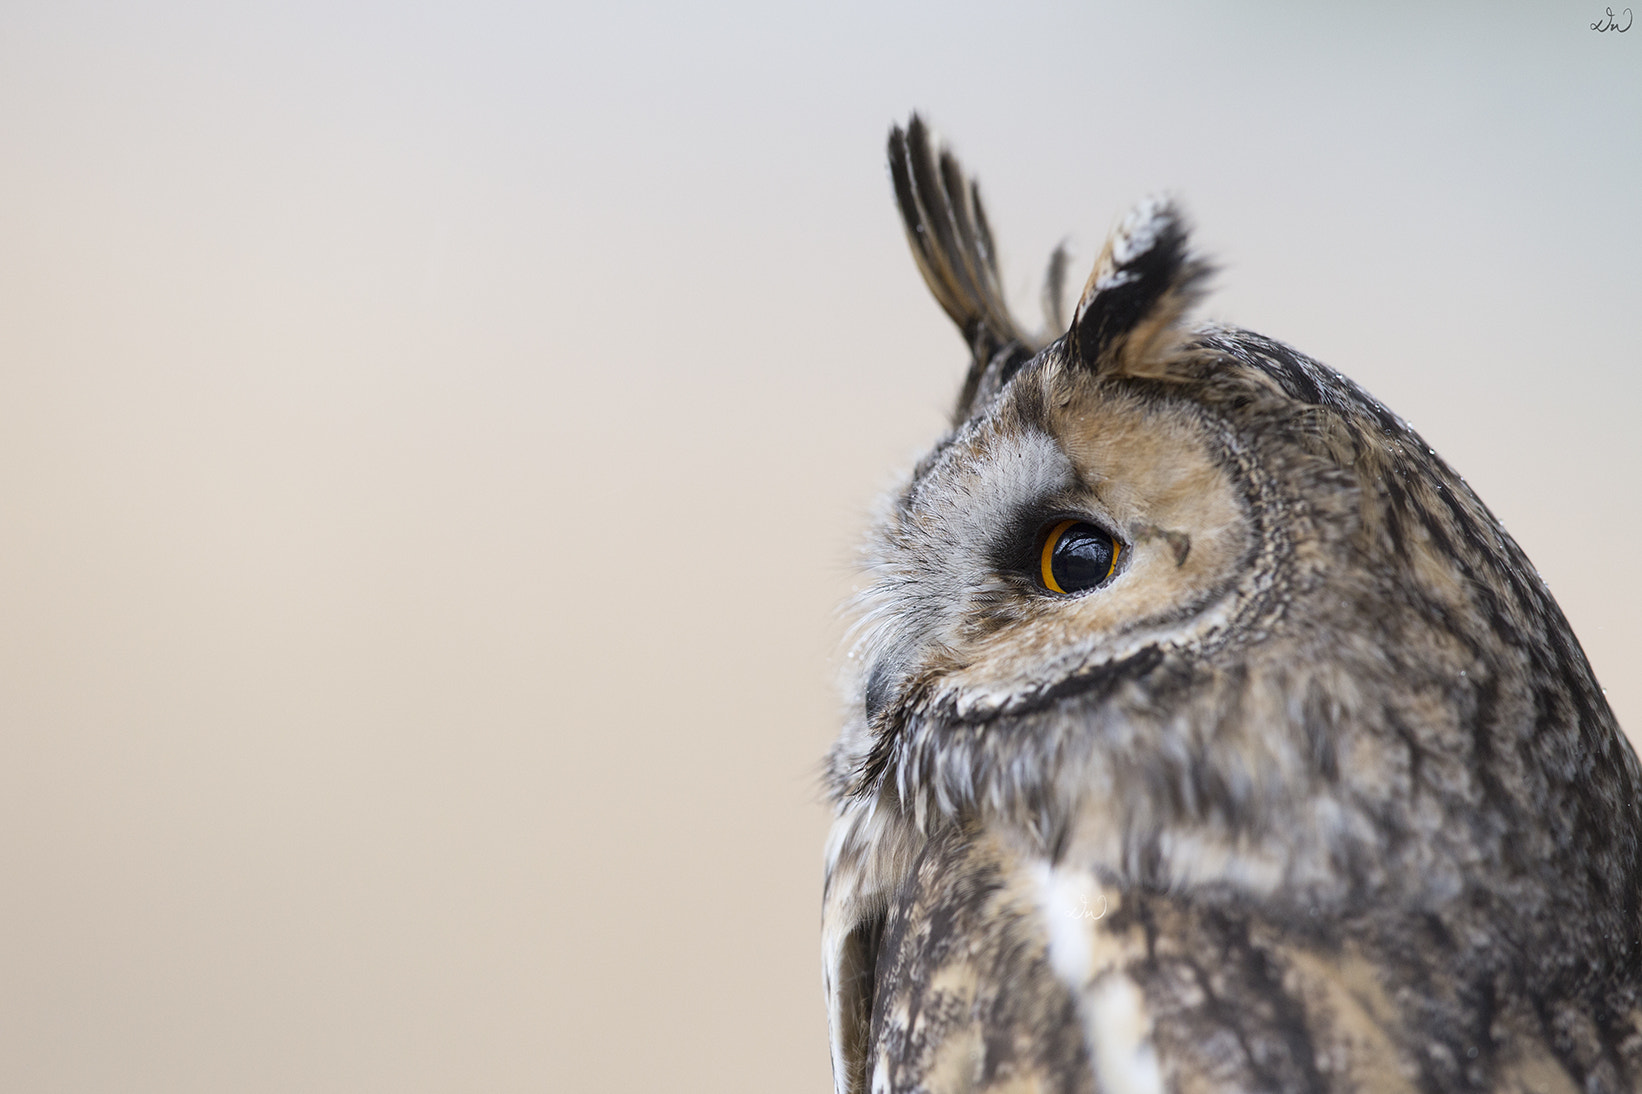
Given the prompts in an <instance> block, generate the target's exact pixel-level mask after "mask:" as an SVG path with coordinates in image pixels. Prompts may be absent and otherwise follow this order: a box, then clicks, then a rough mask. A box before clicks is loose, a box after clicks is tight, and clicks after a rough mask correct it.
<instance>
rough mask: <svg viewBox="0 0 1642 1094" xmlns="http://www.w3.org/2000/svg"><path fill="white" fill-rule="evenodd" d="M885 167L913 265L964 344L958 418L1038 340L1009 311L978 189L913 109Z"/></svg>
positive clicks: (896, 131) (895, 134)
mask: <svg viewBox="0 0 1642 1094" xmlns="http://www.w3.org/2000/svg"><path fill="white" fill-rule="evenodd" d="M889 171H890V177H891V178H892V179H893V180H894V183H895V200H896V203H897V204H898V205H899V206H900V208H901V220H902V222H903V223H904V224H905V225H906V232H907V243H908V244H909V245H910V246H911V247H912V257H913V258H914V259H915V260H916V261H917V263H918V272H919V273H921V274H923V275H924V283H925V284H926V285H928V286H929V291H930V292H931V293H933V294H934V296H935V299H936V301H937V302H938V303H939V304H940V305H941V308H942V310H944V311H945V312H946V314H947V315H948V316H950V317H951V319H952V321H953V322H954V323H956V324H957V325H958V329H959V330H960V331H962V332H963V336H964V341H966V342H968V343H969V352H970V366H969V374H968V376H967V377H966V378H965V380H964V387H963V393H962V394H961V395H960V396H959V397H958V406H957V409H956V412H955V415H954V419H955V421H958V422H962V421H963V420H964V419H965V418H967V417H968V416H969V414H970V412H971V411H972V410H973V409H974V406H975V403H976V401H977V398H976V397H977V393H979V392H980V391H981V388H982V386H983V380H985V381H987V386H988V387H996V386H997V384H998V382H999V380H1000V377H1002V376H1003V375H1004V374H1006V373H1012V372H1013V370H1014V369H1015V368H1018V367H1019V366H1020V364H1021V363H1022V362H1024V361H1026V360H1027V359H1028V358H1030V357H1031V356H1032V355H1033V354H1034V353H1036V352H1037V351H1038V350H1039V349H1041V348H1042V347H1043V343H1044V341H1045V340H1044V339H1039V338H1031V337H1029V336H1028V335H1026V334H1025V333H1024V332H1023V331H1022V329H1021V326H1020V325H1019V324H1018V323H1016V322H1015V318H1014V316H1012V315H1011V314H1010V312H1009V305H1008V303H1006V302H1005V300H1004V295H1003V285H1002V284H1001V282H1000V279H999V277H998V252H997V249H996V248H995V247H994V246H993V243H992V229H991V226H990V225H988V224H987V221H986V208H985V207H984V206H983V205H982V204H981V192H980V189H979V188H978V187H977V186H976V185H975V184H974V183H973V182H972V181H970V180H969V179H968V178H966V177H965V175H964V172H963V168H962V167H960V166H959V165H958V161H957V159H956V158H955V157H954V156H953V155H952V153H951V152H949V151H947V150H946V149H944V148H942V149H940V151H939V153H938V154H937V152H936V151H935V149H934V148H933V147H932V146H931V141H930V135H929V130H928V129H927V128H926V127H925V126H924V123H923V120H922V119H921V118H919V117H918V115H916V114H914V115H913V116H912V119H911V120H910V121H909V122H908V123H907V127H906V129H905V130H903V129H901V127H900V126H896V127H894V128H893V129H891V130H890V134H889ZM989 366H993V367H992V368H991V374H990V377H989V373H988V369H989Z"/></svg>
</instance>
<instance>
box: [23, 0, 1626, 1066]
mask: <svg viewBox="0 0 1642 1094" xmlns="http://www.w3.org/2000/svg"><path fill="white" fill-rule="evenodd" d="M593 7H594V6H592V5H576V6H574V7H573V8H572V7H570V6H564V5H553V4H549V5H548V6H547V7H545V8H542V7H540V6H532V5H503V4H486V3H470V4H463V5H457V4H453V3H446V2H429V3H420V4H385V3H378V4H370V3H342V4H317V3H285V4H277V5H276V4H263V5H230V6H227V7H225V6H222V5H213V4H203V3H195V4H187V3H176V4H162V3H137V4H109V3H94V2H88V3H77V2H73V0H69V2H66V3H65V2H53V3H49V4H48V3H39V2H13V3H9V4H7V5H6V6H5V8H4V10H3V12H0V1089H4V1090H6V1091H28V1092H32V1091H120V1092H130V1091H155V1092H161V1091H163V1092H193V1091H200V1092H205V1091H212V1092H215V1091H253V1092H254V1091H269V1092H274V1091H294V1090H302V1091H339V1092H340V1091H385V1092H386V1091H392V1092H414V1091H472V1090H486V1091H531V1090H548V1089H552V1090H574V1089H603V1090H622V1091H629V1090H630V1091H648V1090H680V1091H683V1090H690V1091H709V1090H710V1091H749V1092H750V1091H765V1090H775V1089H791V1090H801V1091H811V1092H819V1091H822V1090H825V1089H827V1084H828V1079H827V1064H826V1054H825V1036H826V1033H825V1019H824V1016H823V1013H822V1008H821V1003H820V983H819V959H818V956H817V932H818V894H819V881H820V845H821V840H822V836H823V832H824V829H825V816H824V812H823V810H822V809H821V807H820V805H819V804H818V801H817V793H816V789H815V785H816V779H815V775H816V770H817V764H818V759H819V757H820V756H821V754H822V752H823V751H824V750H825V748H826V746H827V743H828V741H829V739H830V737H831V734H832V732H833V725H834V720H835V703H836V700H835V698H834V696H833V692H832V686H831V679H832V673H833V671H834V668H833V666H834V664H835V659H836V644H837V641H838V637H839V635H840V633H841V626H840V624H839V623H838V621H837V619H836V617H835V616H834V614H833V606H834V604H835V603H836V602H837V601H838V600H839V599H841V597H842V596H844V595H845V594H846V593H847V591H848V589H849V586H850V580H851V576H850V565H849V560H850V552H851V549H852V545H853V543H854V542H855V539H856V537H857V535H858V533H859V530H860V527H861V524H862V517H863V514H864V512H865V511H866V509H867V507H868V505H869V503H870V501H871V498H872V496H873V494H874V492H875V491H876V490H877V489H879V488H880V487H881V486H883V485H884V484H886V483H887V482H888V481H889V477H890V475H891V473H892V472H893V470H894V469H896V468H897V467H900V466H902V465H904V464H905V463H906V461H907V460H909V459H910V458H911V457H912V456H913V455H914V454H915V453H916V451H917V450H918V449H919V447H920V446H922V445H924V444H925V443H926V442H927V441H928V440H930V439H931V438H932V437H933V436H934V434H935V433H936V432H937V431H938V429H939V428H940V424H941V420H942V415H943V413H944V410H945V407H946V405H947V402H948V400H949V398H950V396H951V394H952V392H953V390H954V388H955V385H956V383H957V381H958V378H959V374H960V371H961V368H962V365H963V356H964V351H963V348H962V346H961V344H960V342H959V340H958V339H957V338H956V337H955V336H954V335H953V334H952V333H951V332H950V331H949V329H948V327H947V324H946V321H945V319H944V317H943V316H942V315H941V314H940V313H939V311H938V310H937V309H936V307H935V306H934V304H933V303H931V302H930V301H929V300H928V299H927V297H926V295H925V293H924V290H923V287H922V286H921V284H920V283H919V281H918V279H917V275H916V273H915V272H914V270H913V266H912V263H911V262H910V260H909V259H908V258H907V256H906V254H905V251H904V245H903V242H902V239H901V234H900V228H899V226H898V224H897V221H896V217H895V212H894V209H893V207H892V203H891V200H890V193H889V186H888V182H887V179H886V174H885V171H884V169H883V167H882V163H881V158H882V142H883V138H884V134H885V131H886V129H887V127H888V125H889V123H890V122H891V121H892V120H895V119H899V118H902V117H904V116H905V114H906V112H907V111H908V110H909V109H911V108H914V107H917V108H919V109H921V110H924V111H925V112H926V113H927V115H928V116H929V117H930V118H931V119H932V120H933V121H934V122H935V123H936V124H937V125H938V126H940V127H941V128H942V129H943V131H944V132H946V133H947V134H948V135H949V136H950V137H951V138H952V139H953V141H954V143H955V145H956V147H957V148H958V150H959V151H960V153H961V154H962V155H963V156H964V157H965V159H966V161H967V162H968V163H969V165H970V166H971V167H972V168H973V169H974V170H975V171H976V172H977V173H978V174H979V175H980V177H981V178H982V180H983V182H984V185H985V187H986V192H987V195H988V198H989V201H990V204H991V207H992V212H993V221H994V225H995V226H996V228H997V230H998V232H999V235H1000V241H1001V243H1002V246H1003V248H1004V251H1005V254H1006V275H1007V279H1008V281H1009V283H1010V286H1011V290H1012V291H1014V292H1016V293H1017V294H1018V297H1019V299H1020V301H1021V302H1022V304H1023V306H1025V307H1028V308H1030V307H1032V306H1033V303H1032V302H1033V301H1034V300H1035V299H1036V291H1037V290H1036V286H1037V278H1038V276H1039V270H1040V267H1041V263H1042V260H1043V258H1044V256H1045V255H1046V254H1047V252H1048V251H1049V249H1050V247H1052V246H1053V245H1054V243H1055V242H1056V241H1057V240H1058V239H1060V238H1062V237H1063V236H1065V237H1066V238H1068V239H1069V240H1070V242H1071V244H1072V246H1073V247H1074V249H1075V251H1076V253H1077V255H1078V261H1079V262H1080V263H1082V262H1087V261H1088V260H1089V258H1090V256H1091V255H1092V252H1093V250H1094V248H1096V247H1097V246H1098V244H1099V242H1100V239H1101V237H1102V235H1103V234H1104V232H1105V230H1106V228H1107V227H1108V225H1109V224H1111V223H1112V221H1113V220H1114V219H1115V218H1116V217H1117V216H1119V215H1120V214H1121V213H1122V211H1123V210H1124V209H1125V208H1126V207H1127V205H1128V204H1129V203H1130V202H1131V201H1133V200H1134V199H1135V198H1136V197H1138V196H1140V195H1142V194H1144V193H1146V192H1148V191H1150V190H1153V189H1156V188H1159V187H1166V188H1169V189H1171V190H1173V191H1174V192H1176V193H1177V194H1179V195H1180V196H1181V197H1182V198H1183V199H1184V200H1185V202H1186V203H1187V205H1188V207H1189V208H1190V209H1191V210H1192V211H1193V212H1194V214H1195V216H1196V219H1197V221H1198V223H1199V225H1200V227H1201V230H1200V234H1199V238H1200V240H1201V241H1202V242H1203V244H1204V245H1205V246H1206V247H1208V248H1209V249H1210V250H1212V251H1213V252H1214V253H1216V254H1217V255H1218V256H1219V257H1220V258H1221V259H1222V260H1223V263H1224V272H1223V273H1222V275H1221V277H1220V280H1219V284H1220V291H1219V292H1218V294H1217V295H1216V296H1215V297H1214V298H1213V300H1212V302H1211V304H1210V307H1209V313H1210V314H1211V315H1214V316H1217V317H1220V318H1225V319H1228V320H1232V321H1236V322H1239V323H1242V324H1244V325H1247V326H1250V327H1253V328H1255V329H1257V330H1260V331H1262V332H1264V333H1267V334H1270V335H1273V336H1275V337H1278V338H1281V339H1284V340H1286V341H1289V342H1291V343H1293V344H1295V345H1297V346H1299V347H1300V348H1302V349H1304V350H1306V351H1308V352H1310V353H1312V354H1314V355H1317V356H1319V357H1321V358H1323V359H1324V360H1326V361H1328V362H1329V363H1330V364H1332V365H1334V366H1336V367H1339V368H1341V369H1344V370H1346V371H1347V372H1349V373H1350V374H1352V375H1354V376H1355V377H1357V378H1358V379H1359V380H1361V381H1362V382H1363V383H1364V384H1366V385H1367V386H1368V387H1369V388H1370V389H1371V390H1373V391H1374V392H1375V393H1376V394H1378V395H1380V396H1381V397H1382V398H1384V399H1385V400H1386V401H1387V402H1388V403H1389V404H1390V405H1392V406H1393V407H1394V408H1395V409H1397V410H1398V411H1400V412H1401V413H1402V414H1404V415H1405V416H1406V417H1408V418H1409V419H1410V420H1412V421H1413V422H1415V423H1416V425H1417V426H1418V427H1419V428H1420V429H1421V430H1422V431H1423V432H1424V433H1425V435H1426V436H1427V438H1428V439H1429V440H1430V441H1431V442H1432V443H1433V444H1434V445H1436V446H1437V447H1438V449H1439V450H1440V451H1442V452H1443V453H1444V454H1445V455H1446V456H1447V457H1448V458H1449V459H1450V460H1451V461H1452V462H1453V463H1455V464H1456V465H1457V466H1458V467H1459V468H1460V469H1461V471H1462V472H1464V473H1465V474H1466V475H1467V476H1468V477H1469V478H1470V480H1471V482H1472V483H1473V484H1475V485H1476V486H1477V488H1478V490H1479V492H1480V493H1481V494H1482V495H1483V497H1484V498H1485V499H1486V500H1487V501H1488V502H1489V504H1490V505H1492V506H1493V507H1494V508H1495V510H1496V511H1497V512H1499V513H1500V514H1501V516H1502V517H1503V518H1504V519H1505V521H1506V523H1507V525H1508V526H1509V527H1510V528H1511V529H1512V530H1513V531H1514V532H1515V534H1516V535H1517V537H1518V538H1519V539H1520V540H1521V541H1522V542H1523V543H1524V545H1525V546H1526V547H1527V549H1528V551H1529V553H1530V554H1531V555H1532V556H1533V558H1534V559H1535V560H1536V561H1537V563H1538V564H1539V566H1540V567H1541V570H1542V572H1543V573H1544V575H1545V576H1546V578H1547V579H1548V580H1549V582H1550V584H1551V586H1552V587H1553V589H1554V590H1555V591H1556V592H1557V594H1558V595H1559V597H1560V598H1561V601H1562V604H1563V606H1564V607H1565V609H1566V610H1567V612H1568V614H1569V616H1570V617H1571V618H1572V620H1573V622H1574V626H1575V628H1576V629H1577V630H1578V632H1579V634H1580V635H1581V637H1582V639H1583V640H1584V642H1585V644H1586V647H1587V649H1588V650H1589V652H1590V655H1591V657H1592V659H1593V661H1594V662H1595V664H1596V668H1597V671H1598V673H1599V675H1600V676H1601V677H1602V679H1603V680H1604V682H1605V683H1606V685H1607V687H1608V689H1609V695H1610V698H1611V699H1612V701H1613V703H1614V705H1615V707H1616V709H1617V710H1618V711H1619V714H1620V718H1621V721H1622V722H1623V723H1625V724H1626V725H1627V726H1629V727H1630V729H1631V730H1632V731H1633V732H1635V731H1637V730H1638V729H1639V728H1642V679H1639V678H1638V674H1637V672H1636V671H1635V666H1636V665H1637V664H1638V658H1639V655H1642V620H1639V619H1638V611H1639V609H1642V567H1639V566H1638V564H1637V561H1636V560H1637V545H1638V543H1642V506H1639V504H1638V499H1639V498H1642V432H1639V430H1638V426H1637V412H1638V407H1639V404H1642V353H1639V351H1638V348H1637V345H1638V343H1637V315H1638V301H1639V299H1642V297H1639V290H1642V272H1639V271H1642V264H1639V263H1638V261H1637V259H1638V255H1639V254H1642V211H1639V210H1642V196H1639V195H1642V140H1639V138H1638V134H1639V133H1642V128H1639V125H1642V122H1639V119H1642V28H1638V29H1637V30H1635V31H1631V32H1629V33H1628V34H1597V33H1594V32H1592V31H1591V30H1590V29H1589V28H1590V23H1591V22H1592V21H1593V20H1595V19H1596V18H1598V17H1599V16H1600V14H1601V11H1600V8H1599V7H1598V5H1597V4H1596V3H1578V4H1575V3H1563V2H1552V3H1536V4H1527V3H1524V4H1518V5H1501V4H1497V3H1491V4H1486V5H1484V4H1474V5H1448V6H1444V7H1443V9H1442V10H1441V11H1440V12H1432V11H1429V10H1426V6H1425V5H1355V6H1352V7H1350V8H1346V7H1339V8H1331V9H1329V10H1327V11H1324V10H1321V9H1320V8H1319V7H1318V6H1315V5H1309V4H1299V3H1292V4H1269V5H1264V6H1254V5H1244V6H1239V7H1237V8H1236V9H1235V10H1233V9H1232V8H1231V7H1230V6H1227V7H1226V8H1210V7H1207V6H1201V5H1198V4H1195V3H1182V4H1176V5H1169V6H1167V7H1148V8H1140V7H1119V6H1109V5H1097V4H1045V5H1036V6H1025V7H1020V8H1016V9H1013V10H1012V12H1011V13H1010V14H1007V15H1006V14H1002V13H1001V10H1000V9H998V8H995V7H992V6H981V5H972V6H965V5H939V6H933V5H932V6H929V7H924V8H918V9H914V8H909V7H900V6H895V5H883V4H879V3H863V4H853V5H852V4H833V5H827V6H825V8H824V9H823V8H822V7H821V6H819V5H816V6H813V7H812V8H811V9H809V10H801V9H796V8H794V9H785V8H778V7H777V6H775V5H770V4H766V3H752V2H748V3H740V4H737V3H724V4H717V5H705V4H704V5H691V6H685V5H654V4H652V5H642V4H622V5H612V6H600V10H599V11H598V12H595V11H594V10H593ZM1079 280H1081V275H1080V277H1079Z"/></svg>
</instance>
